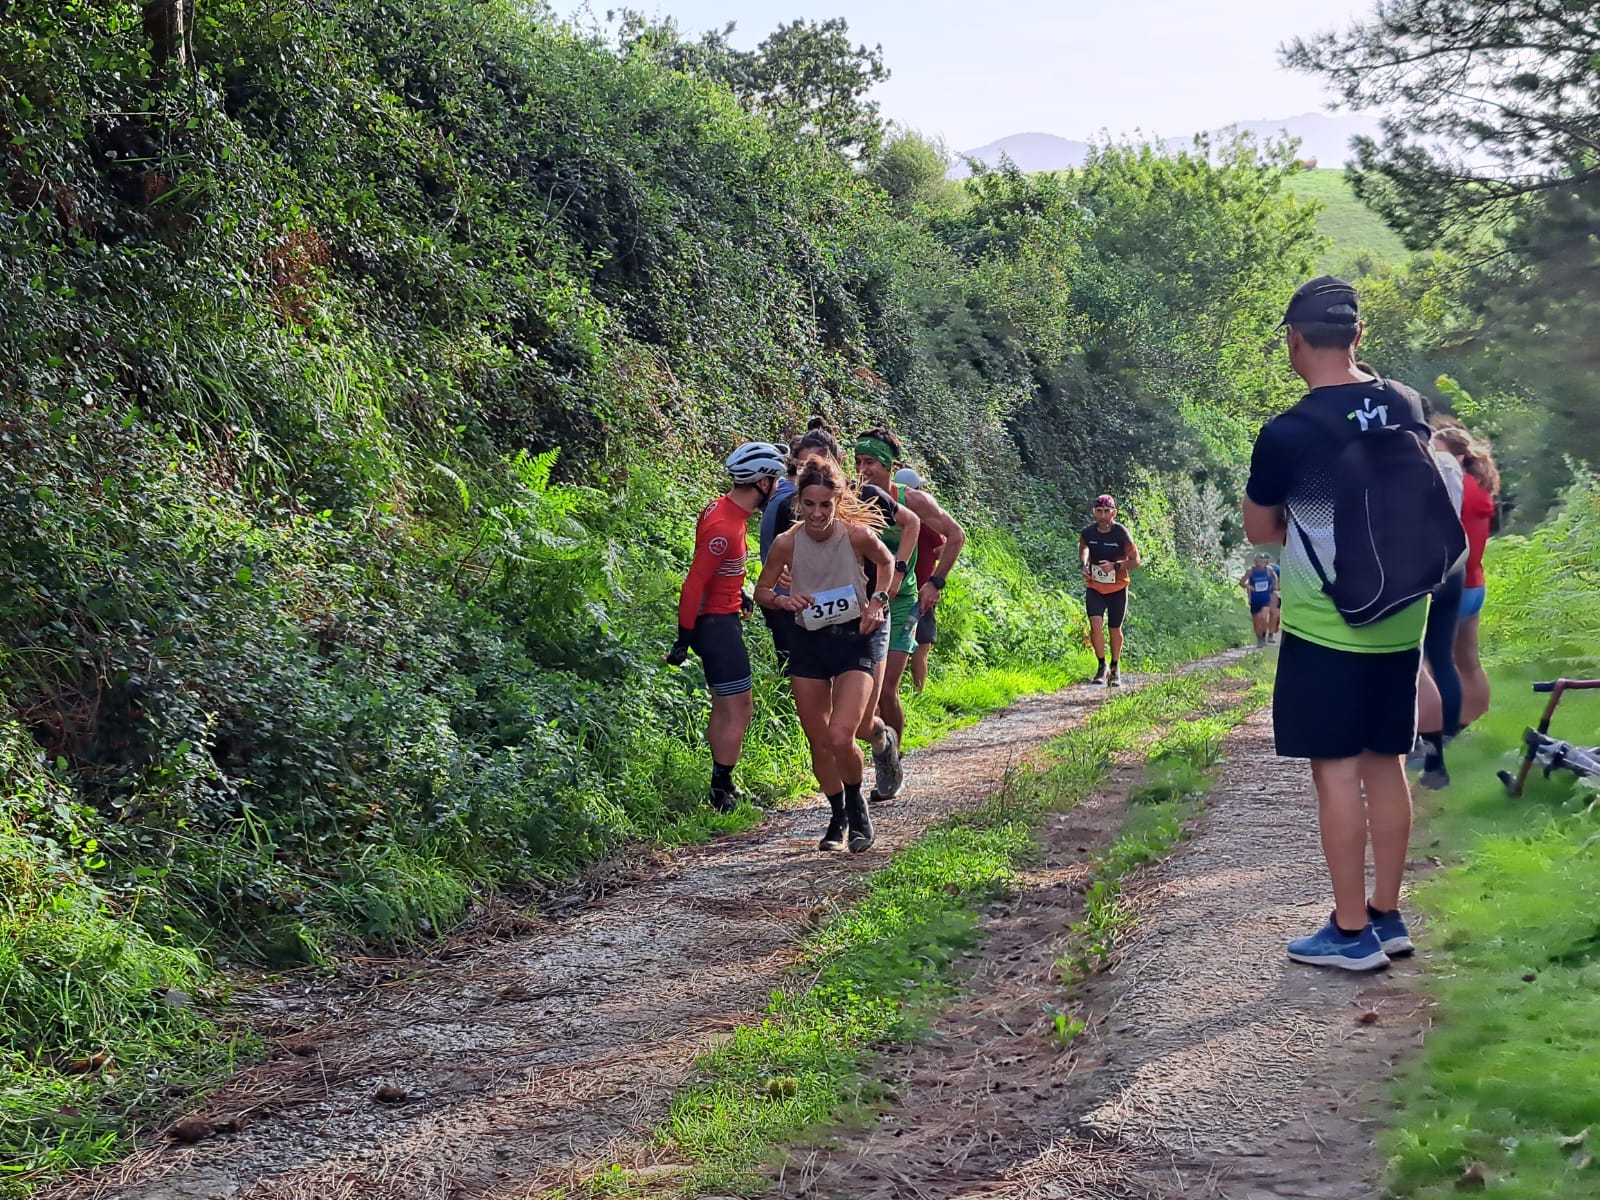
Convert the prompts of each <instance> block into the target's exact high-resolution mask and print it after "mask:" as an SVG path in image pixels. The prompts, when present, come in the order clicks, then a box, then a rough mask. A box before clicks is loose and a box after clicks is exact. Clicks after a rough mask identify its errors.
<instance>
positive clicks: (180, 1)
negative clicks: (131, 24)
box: [144, 0, 191, 84]
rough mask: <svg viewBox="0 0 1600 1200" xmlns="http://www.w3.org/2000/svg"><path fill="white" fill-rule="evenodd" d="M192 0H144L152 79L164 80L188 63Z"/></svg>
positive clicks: (153, 80)
mask: <svg viewBox="0 0 1600 1200" xmlns="http://www.w3.org/2000/svg"><path fill="white" fill-rule="evenodd" d="M190 2H191V0H145V3H144V32H145V36H146V37H147V38H149V39H150V64H151V66H150V81H151V82H152V83H155V84H160V83H162V82H164V81H165V80H166V79H167V78H168V77H169V76H170V75H171V74H172V73H173V72H174V71H183V70H185V69H186V68H187V67H188V66H189V36H188V27H187V18H188V17H189V15H190Z"/></svg>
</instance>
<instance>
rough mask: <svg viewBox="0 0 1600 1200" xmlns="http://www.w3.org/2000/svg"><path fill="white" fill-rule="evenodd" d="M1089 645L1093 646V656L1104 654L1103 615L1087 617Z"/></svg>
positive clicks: (1104, 631)
mask: <svg viewBox="0 0 1600 1200" xmlns="http://www.w3.org/2000/svg"><path fill="white" fill-rule="evenodd" d="M1089 645H1091V646H1093V647H1094V656H1095V657H1096V658H1104V657H1105V656H1106V619H1105V618H1104V617H1090V618H1089Z"/></svg>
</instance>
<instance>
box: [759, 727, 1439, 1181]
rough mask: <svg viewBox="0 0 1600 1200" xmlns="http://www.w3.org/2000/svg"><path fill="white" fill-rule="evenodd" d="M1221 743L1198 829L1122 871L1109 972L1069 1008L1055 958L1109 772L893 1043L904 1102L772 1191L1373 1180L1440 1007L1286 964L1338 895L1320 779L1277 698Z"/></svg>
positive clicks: (1397, 974)
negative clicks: (916, 1039)
mask: <svg viewBox="0 0 1600 1200" xmlns="http://www.w3.org/2000/svg"><path fill="white" fill-rule="evenodd" d="M1227 753H1228V756H1229V761H1228V762H1227V764H1226V765H1225V766H1224V767H1223V769H1222V771H1221V772H1220V776H1219V778H1218V780H1217V783H1216V785H1215V787H1214V788H1213V790H1212V793H1211V797H1210V800H1209V803H1208V806H1207V809H1206V812H1205V814H1204V815H1203V816H1202V818H1201V819H1200V821H1199V822H1198V825H1197V830H1196V836H1195V837H1194V838H1193V839H1192V840H1191V841H1190V842H1189V843H1187V844H1186V846H1185V847H1184V848H1182V849H1181V850H1179V851H1178V852H1177V853H1176V854H1174V855H1173V856H1172V857H1170V858H1169V859H1167V860H1166V861H1165V862H1163V863H1160V864H1157V865H1156V866H1154V867H1152V868H1150V869H1148V870H1147V871H1145V872H1143V873H1141V874H1140V875H1138V876H1135V877H1134V878H1133V879H1131V880H1129V881H1128V882H1127V883H1126V884H1125V886H1124V892H1123V900H1124V903H1125V904H1126V905H1127V906H1128V907H1129V908H1130V909H1131V910H1132V911H1133V912H1134V913H1135V915H1136V919H1137V924H1136V925H1135V926H1134V932H1133V934H1132V936H1131V937H1130V938H1129V939H1128V941H1127V942H1126V943H1125V944H1124V945H1123V946H1122V947H1121V949H1120V950H1119V952H1118V955H1117V961H1116V963H1115V965H1114V967H1113V969H1112V970H1111V971H1109V972H1108V973H1106V974H1104V975H1102V976H1100V977H1099V978H1097V979H1096V980H1094V981H1092V982H1091V984H1090V985H1089V986H1088V987H1087V988H1086V989H1085V992H1084V994H1083V995H1082V996H1081V997H1080V998H1079V999H1077V1000H1076V1001H1072V1000H1069V998H1068V996H1067V995H1066V993H1065V992H1064V990H1063V989H1062V987H1061V986H1060V984H1059V982H1058V981H1057V973H1056V970H1055V967H1054V963H1055V961H1056V959H1057V958H1058V957H1060V956H1061V955H1062V954H1063V953H1064V952H1065V951H1066V949H1067V944H1068V943H1067V939H1066V936H1065V934H1066V930H1067V928H1068V926H1069V925H1070V923H1071V922H1072V921H1074V920H1076V919H1077V918H1078V917H1079V916H1081V912H1082V903H1081V896H1080V894H1079V893H1080V889H1081V888H1082V886H1083V884H1084V882H1085V881H1086V864H1085V863H1084V860H1083V856H1082V855H1081V853H1079V851H1080V850H1081V846H1082V844H1083V842H1084V840H1085V839H1092V838H1093V837H1095V836H1097V835H1099V836H1102V837H1103V836H1105V835H1106V833H1107V831H1108V830H1111V831H1114V829H1115V827H1116V826H1117V824H1119V823H1120V819H1121V812H1122V809H1123V807H1124V805H1123V801H1122V798H1121V796H1120V795H1118V794H1117V791H1116V789H1115V788H1114V787H1113V788H1108V789H1107V790H1106V791H1104V792H1103V793H1102V794H1101V795H1100V796H1098V797H1097V798H1096V799H1095V800H1094V801H1093V802H1091V803H1090V804H1089V805H1086V806H1082V807H1080V808H1079V809H1077V810H1074V811H1073V812H1071V813H1067V814H1062V815H1061V816H1059V817H1057V818H1055V819H1054V820H1053V821H1052V822H1051V823H1050V824H1049V825H1048V826H1047V827H1046V829H1045V830H1044V831H1043V841H1044V847H1045V850H1044V856H1043V861H1042V862H1041V864H1040V866H1039V868H1038V870H1037V871H1036V872H1035V873H1034V875H1033V877H1032V878H1031V879H1030V880H1029V881H1028V882H1027V884H1026V886H1025V887H1024V889H1023V891H1022V893H1021V894H1020V895H1019V897H1018V898H1017V899H1016V901H1015V902H1014V903H1013V904H1011V905H1007V906H999V907H997V908H995V909H993V910H991V912H990V915H989V918H988V920H987V921H986V922H985V932H986V937H985V941H984V943H983V948H982V952H981V954H980V955H979V958H978V960H977V964H976V967H975V969H974V973H973V977H972V981H971V984H970V985H969V987H968V990H967V994H966V997H965V999H964V1000H962V1001H958V1002H957V1003H956V1004H955V1005H953V1006H951V1007H950V1008H949V1009H948V1010H947V1012H946V1014H945V1015H944V1016H943V1017H942V1018H941V1019H939V1020H938V1021H936V1022H935V1024H934V1027H933V1030H932V1032H931V1035H930V1037H929V1038H928V1040H927V1041H926V1042H925V1043H924V1044H922V1045H919V1046H917V1047H914V1048H911V1049H910V1050H908V1051H906V1052H904V1053H902V1054H901V1055H900V1056H899V1062H898V1069H896V1070H893V1071H892V1072H891V1074H892V1076H893V1077H894V1078H895V1079H896V1080H897V1085H896V1086H897V1096H898V1103H896V1104H895V1105H894V1106H893V1107H892V1108H891V1109H889V1110H888V1111H886V1112H885V1113H883V1114H882V1115H881V1116H880V1117H879V1119H878V1120H877V1121H876V1122H875V1123H874V1124H873V1126H872V1127H871V1128H869V1129H866V1130H864V1131H861V1132H859V1133H854V1134H849V1135H846V1136H845V1137H844V1138H843V1139H842V1141H841V1142H840V1143H839V1144H838V1145H836V1146H834V1147H833V1148H831V1149H830V1150H828V1151H825V1152H818V1153H814V1154H812V1155H810V1157H809V1158H805V1159H800V1160H797V1161H795V1162H793V1163H792V1164H791V1165H790V1166H789V1167H788V1168H787V1169H786V1170H785V1172H784V1175H783V1177H782V1179H780V1181H779V1183H778V1186H777V1188H776V1191H777V1194H779V1195H782V1196H785V1197H833V1196H849V1197H851V1198H852V1200H878V1198H880V1197H881V1198H885V1200H887V1198H890V1197H893V1198H895V1200H900V1198H904V1197H915V1198H917V1200H976V1198H978V1197H984V1198H992V1200H1001V1198H1004V1200H1047V1198H1048V1200H1167V1198H1169V1197H1206V1198H1213V1200H1286V1198H1290V1197H1299V1198H1316V1200H1357V1198H1358V1197H1360V1198H1364V1197H1370V1196H1373V1195H1376V1194H1377V1192H1378V1188H1377V1185H1376V1182H1375V1181H1376V1178H1377V1174H1378V1171H1379V1162H1378V1158H1377V1154H1376V1151H1375V1148H1374V1144H1373V1133H1374V1128H1375V1125H1376V1123H1377V1121H1378V1120H1379V1119H1381V1118H1380V1116H1379V1107H1378V1106H1379V1105H1380V1103H1381V1099H1382V1094H1383V1090H1384V1088H1385V1086H1386V1084H1387V1081H1388V1078H1389V1075H1390V1073H1391V1071H1392V1068H1393V1066H1394V1063H1395V1060H1396V1059H1397V1058H1399V1057H1400V1056H1401V1055H1403V1054H1404V1053H1406V1052H1407V1051H1408V1050H1409V1049H1410V1048H1411V1047H1413V1046H1415V1045H1416V1044H1417V1042H1418V1040H1419V1038H1420V1035H1421V1032H1422V1030H1423V1028H1424V1027H1425V1025H1426V1023H1427V1005H1426V1002H1425V1000H1424V999H1423V998H1422V997H1421V996H1420V994H1419V993H1417V992H1416V991H1414V990H1413V989H1411V988H1409V987H1408V986H1407V982H1408V978H1409V977H1412V976H1414V975H1415V974H1416V972H1417V971H1418V970H1419V969H1420V968H1419V966H1418V965H1417V964H1416V963H1411V962H1407V961H1406V960H1399V961H1398V962H1397V964H1396V966H1395V967H1394V968H1392V969H1391V970H1390V971H1388V972H1385V973H1383V974H1378V975H1357V976H1352V975H1349V974H1345V973H1342V972H1331V971H1319V970H1317V969H1316V968H1312V967H1304V966H1297V965H1295V964H1293V963H1290V962H1289V961H1288V959H1287V958H1286V956H1285V954H1284V944H1285V943H1286V942H1287V941H1288V940H1289V939H1290V938H1292V937H1295V936H1298V935H1299V934H1301V933H1304V932H1307V931H1308V930H1310V929H1312V928H1314V927H1316V926H1318V925H1320V924H1321V923H1322V921H1323V920H1325V919H1326V907H1327V903H1328V902H1327V899H1326V891H1327V883H1326V877H1325V872H1324V869H1323V865H1322V858H1321V852H1320V849H1319V846H1318V843H1317V835H1316V819H1315V814H1316V808H1315V800H1314V798H1313V796H1312V794H1311V788H1310V780H1309V773H1308V772H1307V771H1306V767H1305V764H1304V763H1303V762H1298V761H1286V760H1280V759H1277V758H1275V757H1273V754H1272V738H1271V718H1270V715H1269V713H1267V712H1266V711H1263V712H1261V713H1258V714H1256V715H1254V716H1252V717H1251V718H1250V719H1248V720H1247V721H1246V722H1244V723H1243V724H1242V725H1241V726H1240V727H1239V728H1238V729H1237V730H1236V731H1235V732H1234V734H1233V735H1232V736H1231V737H1230V738H1229V740H1228V743H1227ZM1424 944H1425V942H1424ZM1422 957H1423V959H1424V960H1425V957H1426V956H1425V953H1424V954H1423V955H1422ZM1063 1010H1069V1011H1075V1012H1077V1013H1080V1014H1082V1015H1085V1016H1088V1017H1090V1018H1091V1021H1090V1028H1089V1030H1088V1031H1087V1032H1086V1033H1085V1034H1084V1035H1083V1036H1081V1037H1080V1038H1079V1039H1078V1041H1077V1042H1076V1043H1075V1044H1074V1045H1073V1047H1072V1048H1071V1049H1070V1050H1068V1051H1065V1052H1063V1051H1060V1050H1058V1049H1056V1047H1055V1046H1054V1043H1053V1041H1052V1039H1051V1032H1052V1028H1053V1018H1054V1014H1055V1013H1056V1012H1058V1011H1063ZM1364 1014H1376V1016H1375V1017H1371V1018H1368V1020H1366V1021H1363V1015H1364Z"/></svg>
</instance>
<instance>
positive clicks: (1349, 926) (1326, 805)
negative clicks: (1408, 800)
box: [1311, 756, 1410, 931]
mask: <svg viewBox="0 0 1600 1200" xmlns="http://www.w3.org/2000/svg"><path fill="white" fill-rule="evenodd" d="M1364 758H1365V756H1361V757H1356V758H1318V759H1313V760H1312V761H1311V780H1312V782H1313V783H1314V784H1315V785H1316V789H1317V824H1318V827H1319V829H1320V830H1321V833H1322V855H1323V857H1324V858H1325V859H1326V860H1327V862H1328V877H1329V879H1331V880H1332V882H1333V907H1334V919H1335V920H1337V921H1338V923H1339V928H1340V929H1343V930H1346V931H1353V930H1357V929H1362V928H1364V927H1365V926H1366V924H1367V810H1366V805H1364V804H1363V803H1362V800H1361V770H1362V763H1363V761H1364ZM1395 761H1396V765H1397V766H1398V764H1399V760H1398V759H1396V760H1395ZM1401 783H1402V785H1403V784H1404V783H1405V777H1404V775H1402V776H1401ZM1407 795H1408V796H1409V795H1410V793H1409V792H1407Z"/></svg>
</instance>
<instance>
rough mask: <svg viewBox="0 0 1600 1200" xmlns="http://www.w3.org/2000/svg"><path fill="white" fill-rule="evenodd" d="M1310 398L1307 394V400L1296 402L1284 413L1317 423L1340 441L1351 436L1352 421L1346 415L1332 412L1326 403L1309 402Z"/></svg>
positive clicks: (1323, 430)
mask: <svg viewBox="0 0 1600 1200" xmlns="http://www.w3.org/2000/svg"><path fill="white" fill-rule="evenodd" d="M1310 399H1311V397H1309V396H1307V397H1306V399H1305V400H1302V401H1300V403H1299V404H1296V405H1295V406H1294V407H1293V408H1291V409H1289V411H1288V412H1286V413H1284V414H1283V415H1284V416H1286V417H1299V418H1300V419H1301V420H1302V421H1306V422H1308V423H1309V424H1312V425H1315V426H1316V427H1317V428H1318V429H1320V430H1321V431H1322V432H1323V433H1327V434H1331V435H1332V436H1334V437H1336V438H1338V439H1339V440H1340V441H1343V440H1344V439H1345V438H1346V437H1348V436H1349V434H1350V423H1349V421H1348V420H1347V419H1346V418H1345V417H1342V416H1339V415H1338V414H1337V413H1334V412H1331V411H1330V410H1329V409H1328V408H1327V407H1326V406H1325V405H1320V404H1311V403H1308V401H1309V400H1310Z"/></svg>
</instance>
